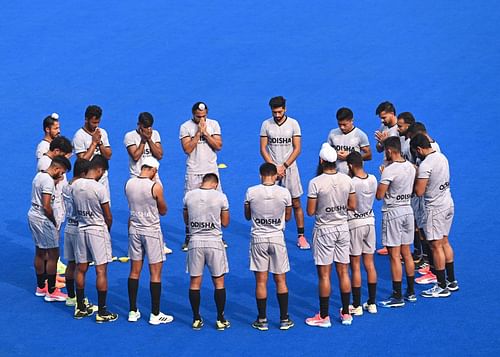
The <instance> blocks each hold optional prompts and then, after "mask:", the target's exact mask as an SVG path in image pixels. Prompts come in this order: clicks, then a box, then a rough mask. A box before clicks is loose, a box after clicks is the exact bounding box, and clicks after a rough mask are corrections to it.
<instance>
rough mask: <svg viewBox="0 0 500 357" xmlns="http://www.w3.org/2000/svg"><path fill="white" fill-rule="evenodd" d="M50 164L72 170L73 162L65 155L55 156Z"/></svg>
mask: <svg viewBox="0 0 500 357" xmlns="http://www.w3.org/2000/svg"><path fill="white" fill-rule="evenodd" d="M50 166H60V167H62V168H64V169H65V170H66V171H70V170H71V162H69V160H68V159H66V158H65V157H64V156H56V157H55V158H53V159H52V162H51V163H50Z"/></svg>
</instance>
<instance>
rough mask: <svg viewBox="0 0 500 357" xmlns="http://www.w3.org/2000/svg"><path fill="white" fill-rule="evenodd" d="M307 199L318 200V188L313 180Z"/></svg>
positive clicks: (310, 183)
mask: <svg viewBox="0 0 500 357" xmlns="http://www.w3.org/2000/svg"><path fill="white" fill-rule="evenodd" d="M307 198H318V188H317V186H316V183H315V182H314V181H313V180H311V181H310V182H309V187H308V189H307Z"/></svg>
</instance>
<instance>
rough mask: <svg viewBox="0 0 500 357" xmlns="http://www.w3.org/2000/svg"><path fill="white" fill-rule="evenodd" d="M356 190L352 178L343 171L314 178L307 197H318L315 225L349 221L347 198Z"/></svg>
mask: <svg viewBox="0 0 500 357" xmlns="http://www.w3.org/2000/svg"><path fill="white" fill-rule="evenodd" d="M355 192H356V191H355V188H354V184H353V182H352V180H351V178H350V177H349V176H347V175H346V174H343V173H341V172H336V173H334V174H321V175H319V176H317V177H315V178H313V179H312V180H311V181H310V182H309V189H308V193H307V197H308V198H316V199H317V206H316V217H315V218H316V220H315V227H317V228H319V227H324V226H337V225H342V224H344V223H347V200H348V199H349V194H351V193H355Z"/></svg>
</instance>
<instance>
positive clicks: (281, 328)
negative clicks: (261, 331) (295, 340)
mask: <svg viewBox="0 0 500 357" xmlns="http://www.w3.org/2000/svg"><path fill="white" fill-rule="evenodd" d="M294 326H295V324H294V323H293V324H290V325H287V326H280V330H283V331H285V330H289V329H291V328H292V327H294Z"/></svg>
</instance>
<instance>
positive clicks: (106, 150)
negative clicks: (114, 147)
mask: <svg viewBox="0 0 500 357" xmlns="http://www.w3.org/2000/svg"><path fill="white" fill-rule="evenodd" d="M98 146H99V150H100V151H101V155H102V156H104V158H105V159H106V160H109V159H111V155H112V152H111V146H104V144H103V143H102V141H101V142H100V143H99V145H98Z"/></svg>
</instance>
